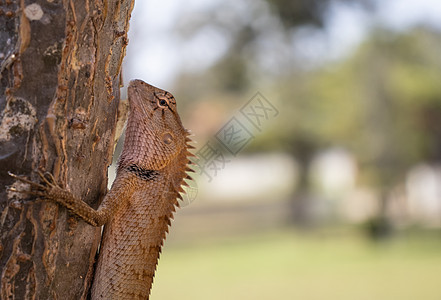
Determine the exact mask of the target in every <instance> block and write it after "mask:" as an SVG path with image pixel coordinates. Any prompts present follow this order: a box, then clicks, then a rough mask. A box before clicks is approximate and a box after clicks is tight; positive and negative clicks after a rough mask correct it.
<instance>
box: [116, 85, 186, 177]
mask: <svg viewBox="0 0 441 300" xmlns="http://www.w3.org/2000/svg"><path fill="white" fill-rule="evenodd" d="M128 98H129V105H130V110H129V118H128V123H127V129H126V138H125V141H124V150H123V153H122V155H121V159H120V167H121V165H125V166H127V165H130V164H135V165H137V166H138V167H140V168H142V169H146V170H161V169H163V168H165V167H166V166H168V165H170V164H172V163H173V161H175V160H177V159H178V158H179V157H180V156H181V155H180V154H186V153H187V141H188V131H187V130H186V129H185V128H184V127H183V125H182V123H181V119H180V117H179V115H178V112H177V108H176V100H175V98H174V97H173V95H172V94H170V93H169V92H166V91H164V90H161V89H159V88H156V87H154V86H151V85H149V84H147V83H145V82H143V81H142V80H132V81H131V82H130V84H129V87H128ZM185 162H187V161H185Z"/></svg>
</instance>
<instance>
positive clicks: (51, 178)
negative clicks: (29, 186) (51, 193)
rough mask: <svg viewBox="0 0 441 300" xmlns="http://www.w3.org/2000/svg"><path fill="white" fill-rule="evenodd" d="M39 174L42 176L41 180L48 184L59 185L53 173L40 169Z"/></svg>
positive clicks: (51, 185)
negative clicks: (42, 171)
mask: <svg viewBox="0 0 441 300" xmlns="http://www.w3.org/2000/svg"><path fill="white" fill-rule="evenodd" d="M38 175H39V176H40V178H41V180H43V181H44V182H45V183H46V184H47V185H48V186H50V187H54V186H56V185H57V184H56V183H55V178H54V176H53V175H52V174H51V173H49V172H44V174H43V173H41V172H40V171H38ZM48 178H49V179H48Z"/></svg>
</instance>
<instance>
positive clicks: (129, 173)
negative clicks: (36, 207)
mask: <svg viewBox="0 0 441 300" xmlns="http://www.w3.org/2000/svg"><path fill="white" fill-rule="evenodd" d="M128 98H129V105H130V111H129V118H128V122H127V129H126V137H125V141H124V148H123V151H122V154H121V156H120V159H119V166H118V170H117V175H116V179H115V181H114V183H113V185H112V188H111V189H110V191H109V192H108V193H107V195H106V196H105V198H104V199H103V201H102V203H101V205H100V206H99V208H98V209H97V210H94V209H93V208H91V207H90V206H89V205H87V204H86V203H85V202H83V201H82V200H80V199H78V198H76V197H74V196H73V195H72V194H71V193H70V192H69V191H67V190H64V189H62V188H61V187H59V186H58V185H57V184H56V183H55V181H54V179H53V177H52V176H51V175H50V174H48V173H46V174H45V175H43V174H42V173H40V172H39V174H40V177H41V179H42V181H43V183H42V184H38V183H34V182H32V181H29V180H27V179H26V178H23V177H20V176H17V175H13V174H11V176H13V177H14V178H16V179H19V180H21V181H24V182H27V183H29V184H30V185H31V190H30V191H27V192H26V193H30V194H33V195H37V196H39V197H42V198H45V199H49V200H52V201H55V202H57V203H59V204H61V205H64V206H65V207H67V208H69V209H70V210H72V211H73V212H74V213H76V214H77V215H78V216H80V217H81V218H82V219H83V220H84V221H86V222H87V223H89V224H91V225H93V226H101V225H105V226H104V233H103V237H102V241H101V249H100V253H99V258H98V263H97V266H96V270H95V276H94V281H93V285H92V299H93V300H95V299H148V298H149V295H150V290H151V286H152V282H153V276H154V274H155V270H156V265H157V263H158V259H159V254H160V252H161V247H162V245H163V241H164V239H165V236H166V233H167V232H168V227H169V226H170V221H171V219H172V218H173V213H174V212H175V207H177V206H178V198H181V197H182V196H181V195H180V193H182V192H183V188H182V185H185V184H186V183H185V181H184V178H189V179H191V178H190V177H189V176H188V175H187V174H186V172H187V171H193V170H191V169H190V168H189V167H188V165H189V162H190V161H189V158H188V157H190V156H192V154H191V153H190V152H189V149H190V148H193V146H191V145H189V142H190V141H191V140H190V138H189V132H188V131H187V130H186V129H185V128H184V127H183V125H182V123H181V120H180V118H179V115H178V112H177V110H176V101H175V99H174V97H173V96H172V95H171V94H170V93H169V92H166V91H163V90H161V89H158V88H156V87H153V86H151V85H149V84H147V83H145V82H143V81H141V80H133V81H131V82H130V85H129V88H128Z"/></svg>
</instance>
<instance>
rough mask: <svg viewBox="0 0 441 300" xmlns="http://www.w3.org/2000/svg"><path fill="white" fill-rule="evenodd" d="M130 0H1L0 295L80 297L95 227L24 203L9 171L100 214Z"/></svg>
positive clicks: (49, 207) (55, 209) (46, 206)
mask: <svg viewBox="0 0 441 300" xmlns="http://www.w3.org/2000/svg"><path fill="white" fill-rule="evenodd" d="M132 8H133V0H120V1H118V0H107V1H99V0H89V1H80V0H77V1H75V0H70V1H69V0H63V1H61V0H37V1H35V2H33V1H31V0H20V1H19V0H0V63H1V70H0V71H1V73H0V76H1V79H0V80H1V82H0V186H1V187H2V188H1V189H0V208H1V215H0V234H1V236H0V243H1V244H0V267H1V270H0V271H1V282H0V292H1V294H0V295H1V298H2V299H85V298H86V297H87V293H88V289H89V285H90V281H91V279H92V276H93V263H94V259H95V253H96V250H97V247H98V243H99V240H100V229H99V228H94V227H92V226H90V225H87V224H86V223H84V222H83V221H79V219H77V218H76V217H75V216H73V215H72V214H70V213H69V212H68V211H66V209H64V208H62V207H60V206H58V205H56V204H54V203H47V202H43V201H37V202H35V201H33V200H32V201H28V200H26V199H24V196H23V195H20V194H17V193H13V192H11V191H8V190H7V189H6V187H7V186H11V185H15V186H17V188H23V187H20V186H19V185H20V184H19V183H18V182H14V180H13V179H12V178H11V177H9V176H8V174H7V172H8V171H11V172H13V173H15V174H22V175H25V176H27V177H28V178H32V179H34V180H38V178H37V176H36V174H35V172H34V171H36V170H37V169H39V170H43V171H49V172H51V173H52V174H53V175H54V177H55V179H56V180H57V181H58V182H59V184H60V185H62V186H65V187H67V188H68V189H69V190H70V191H72V192H73V194H75V195H76V196H78V197H80V198H82V199H84V200H85V201H86V202H87V203H89V204H91V205H92V206H93V207H97V206H98V204H99V201H100V199H101V198H102V196H103V195H104V194H105V192H106V189H107V167H108V165H109V164H110V162H111V157H112V153H113V149H114V147H113V146H114V135H115V124H116V121H117V108H118V103H119V87H120V83H121V82H120V72H121V62H122V59H123V57H124V54H125V47H126V45H127V31H128V24H129V19H130V14H131V10H132Z"/></svg>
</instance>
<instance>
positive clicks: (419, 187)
mask: <svg viewBox="0 0 441 300" xmlns="http://www.w3.org/2000/svg"><path fill="white" fill-rule="evenodd" d="M406 194H407V202H408V208H409V217H410V218H411V221H412V222H416V223H420V224H423V225H427V226H436V227H439V226H441V166H429V165H418V166H416V167H414V168H413V169H412V170H411V171H410V172H409V174H408V175H407V180H406Z"/></svg>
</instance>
